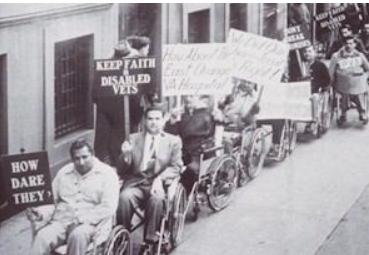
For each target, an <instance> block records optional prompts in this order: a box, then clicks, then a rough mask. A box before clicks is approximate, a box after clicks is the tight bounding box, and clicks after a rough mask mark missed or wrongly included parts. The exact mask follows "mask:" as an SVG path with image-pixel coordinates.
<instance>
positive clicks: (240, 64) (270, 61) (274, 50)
mask: <svg viewBox="0 0 369 255" xmlns="http://www.w3.org/2000/svg"><path fill="white" fill-rule="evenodd" d="M227 43H228V44H229V47H230V53H231V56H232V62H233V67H232V75H233V76H234V77H237V78H240V79H244V80H247V81H250V82H254V83H261V84H263V83H264V82H266V81H274V82H280V80H281V77H282V74H283V73H284V72H285V69H286V64H287V56H288V53H289V50H290V46H289V45H288V43H284V42H280V41H277V40H274V39H270V38H267V37H263V36H259V35H255V34H251V33H247V32H243V31H240V30H236V29H231V30H230V32H229V36H228V40H227Z"/></svg>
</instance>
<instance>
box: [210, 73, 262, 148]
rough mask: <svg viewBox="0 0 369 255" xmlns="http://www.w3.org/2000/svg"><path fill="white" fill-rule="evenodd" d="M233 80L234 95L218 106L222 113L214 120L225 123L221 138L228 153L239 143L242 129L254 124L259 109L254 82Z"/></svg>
mask: <svg viewBox="0 0 369 255" xmlns="http://www.w3.org/2000/svg"><path fill="white" fill-rule="evenodd" d="M235 81H236V84H235V91H234V95H233V96H231V97H228V98H227V99H226V101H225V102H224V103H223V105H221V106H220V108H221V109H223V112H222V114H218V115H217V116H216V120H217V121H219V122H220V123H222V124H224V125H225V128H224V130H225V132H224V134H223V136H224V138H223V139H224V143H225V146H226V151H227V152H229V153H232V151H233V147H234V146H237V145H239V144H240V143H241V139H242V134H241V133H242V131H243V130H244V129H245V128H246V127H252V126H253V125H256V118H255V115H256V114H257V113H258V112H259V111H260V108H259V104H258V98H257V96H256V95H255V94H256V93H255V92H256V84H254V83H251V82H247V81H245V80H240V79H237V80H235Z"/></svg>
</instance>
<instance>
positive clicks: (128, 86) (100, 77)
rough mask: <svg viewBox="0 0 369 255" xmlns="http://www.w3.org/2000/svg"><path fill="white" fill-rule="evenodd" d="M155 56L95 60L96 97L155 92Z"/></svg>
mask: <svg viewBox="0 0 369 255" xmlns="http://www.w3.org/2000/svg"><path fill="white" fill-rule="evenodd" d="M155 70H156V59H155V58H125V59H103V60H95V77H94V80H95V90H94V93H95V97H115V96H123V95H134V94H142V93H145V92H146V93H147V92H153V91H154V86H153V84H152V83H153V79H152V77H151V76H152V72H154V71H155Z"/></svg>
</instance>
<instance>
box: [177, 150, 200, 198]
mask: <svg viewBox="0 0 369 255" xmlns="http://www.w3.org/2000/svg"><path fill="white" fill-rule="evenodd" d="M199 157H200V156H199ZM199 171H200V158H197V159H194V160H193V161H192V162H191V163H189V164H188V165H187V166H186V171H184V172H183V174H182V176H181V183H182V184H183V186H184V188H185V189H186V193H187V195H189V194H190V192H191V190H192V187H193V185H194V184H195V182H196V181H197V180H198V178H199Z"/></svg>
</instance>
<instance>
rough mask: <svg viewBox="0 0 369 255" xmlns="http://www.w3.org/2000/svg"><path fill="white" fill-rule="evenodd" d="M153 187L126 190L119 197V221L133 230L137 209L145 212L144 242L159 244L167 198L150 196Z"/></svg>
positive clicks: (141, 186) (140, 186)
mask: <svg viewBox="0 0 369 255" xmlns="http://www.w3.org/2000/svg"><path fill="white" fill-rule="evenodd" d="M150 190H151V185H139V186H135V187H127V188H124V189H123V190H122V191H121V193H120V196H119V206H118V214H117V221H118V223H119V224H122V225H123V226H124V227H126V228H127V229H130V228H131V221H132V217H133V215H134V213H135V211H136V209H137V208H142V209H144V210H145V216H144V218H145V228H144V241H145V242H148V243H155V242H158V240H159V236H158V235H157V234H156V232H158V231H160V224H161V220H162V218H163V215H164V209H165V197H160V196H158V195H151V194H150Z"/></svg>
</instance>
